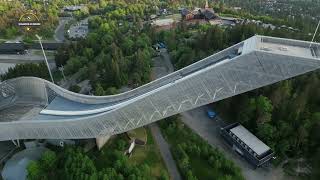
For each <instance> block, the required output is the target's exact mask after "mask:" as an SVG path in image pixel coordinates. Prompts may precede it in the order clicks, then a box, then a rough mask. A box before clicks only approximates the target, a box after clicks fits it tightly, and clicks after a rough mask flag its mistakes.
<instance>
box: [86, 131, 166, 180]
mask: <svg viewBox="0 0 320 180" xmlns="http://www.w3.org/2000/svg"><path fill="white" fill-rule="evenodd" d="M146 132H147V139H148V141H147V144H146V145H145V146H139V145H136V146H135V148H134V150H133V153H132V155H131V156H130V157H129V158H128V163H129V164H130V165H132V166H136V167H139V166H141V165H148V166H149V167H150V171H151V177H154V178H153V179H159V178H163V177H166V178H168V177H169V176H168V172H167V169H166V167H165V164H164V162H163V160H162V158H161V155H160V152H159V149H158V147H157V145H156V144H155V142H154V140H153V137H152V135H151V132H150V130H149V128H147V129H146ZM120 141H121V142H125V145H124V147H125V149H128V147H129V139H128V138H127V137H126V136H125V135H124V134H122V135H117V136H115V137H113V138H111V139H110V140H109V142H108V143H107V144H106V145H105V146H104V147H103V148H102V149H101V150H100V151H98V150H95V151H92V152H89V156H90V157H92V159H93V160H94V161H95V164H96V167H97V169H103V168H104V167H106V166H110V165H112V163H111V160H110V159H112V158H113V157H112V153H113V152H114V151H116V150H118V149H119V142H120ZM123 152H124V151H123Z"/></svg>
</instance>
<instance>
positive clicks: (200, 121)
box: [181, 106, 285, 180]
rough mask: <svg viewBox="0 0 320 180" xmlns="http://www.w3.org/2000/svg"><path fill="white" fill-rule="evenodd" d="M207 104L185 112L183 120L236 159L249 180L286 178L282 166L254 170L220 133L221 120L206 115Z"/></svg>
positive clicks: (230, 157)
mask: <svg viewBox="0 0 320 180" xmlns="http://www.w3.org/2000/svg"><path fill="white" fill-rule="evenodd" d="M206 108H207V107H206V106H203V107H200V108H196V109H193V110H190V111H187V112H184V113H181V115H182V121H183V122H184V123H185V124H187V125H188V126H189V127H190V128H191V129H193V130H194V131H195V132H196V133H198V134H199V135H200V136H201V137H202V138H203V139H205V140H206V141H208V143H209V144H210V145H211V146H213V147H216V148H218V149H220V150H221V151H223V152H224V155H225V156H226V157H227V158H228V159H230V160H232V161H234V162H235V163H236V164H237V165H238V166H239V167H240V168H241V169H242V173H243V175H244V177H245V178H246V179H247V180H278V179H285V177H284V174H283V171H282V169H281V168H258V169H256V170H254V169H253V168H252V166H250V165H249V163H247V162H246V161H245V160H244V159H242V158H241V157H240V156H239V155H237V154H236V153H235V152H234V151H232V149H231V148H230V147H228V145H226V143H225V142H224V141H223V139H222V138H221V137H220V135H219V128H220V127H219V126H218V124H220V123H221V122H219V121H218V122H217V121H215V120H213V119H209V118H208V117H207V116H206Z"/></svg>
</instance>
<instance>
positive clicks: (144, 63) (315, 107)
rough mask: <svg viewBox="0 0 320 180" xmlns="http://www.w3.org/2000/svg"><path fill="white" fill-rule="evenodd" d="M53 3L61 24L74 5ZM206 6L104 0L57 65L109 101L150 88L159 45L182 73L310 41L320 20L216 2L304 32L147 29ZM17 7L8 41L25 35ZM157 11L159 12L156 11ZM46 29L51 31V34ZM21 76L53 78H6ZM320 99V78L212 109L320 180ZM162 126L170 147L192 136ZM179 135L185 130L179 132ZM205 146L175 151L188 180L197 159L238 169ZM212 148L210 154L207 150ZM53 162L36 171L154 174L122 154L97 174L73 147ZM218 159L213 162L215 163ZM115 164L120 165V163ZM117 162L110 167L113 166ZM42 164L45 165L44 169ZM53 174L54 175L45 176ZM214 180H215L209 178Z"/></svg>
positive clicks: (242, 27)
mask: <svg viewBox="0 0 320 180" xmlns="http://www.w3.org/2000/svg"><path fill="white" fill-rule="evenodd" d="M81 2H82V1H81ZM134 2H136V1H134ZM226 2H228V3H230V4H231V5H239V6H240V5H241V6H242V5H246V4H248V3H251V2H252V1H241V2H242V4H237V2H238V3H239V1H231V0H229V1H226ZM255 2H256V1H255ZM52 3H55V5H54V6H50V8H52V9H55V10H49V11H48V13H49V14H51V15H49V17H57V16H58V13H57V9H58V8H59V7H62V6H64V5H67V4H70V3H63V1H52ZM78 3H80V2H78ZM309 3H310V2H308V3H306V4H309ZM203 4H204V1H196V0H180V1H151V0H143V1H138V2H136V3H133V1H131V0H121V1H116V2H113V1H105V0H100V1H99V3H96V4H90V5H89V6H88V12H81V13H80V14H78V15H77V16H78V17H83V16H86V15H88V14H91V15H93V14H94V15H96V16H94V17H91V18H90V19H89V29H90V33H89V35H88V37H87V38H86V39H85V40H81V41H79V42H77V43H72V44H66V45H64V46H63V47H61V48H60V49H59V50H58V51H57V53H56V56H55V60H56V64H57V66H62V65H63V66H64V67H65V73H66V75H68V76H72V75H73V74H75V73H78V74H80V77H81V80H84V79H89V80H90V84H91V85H92V87H93V92H94V94H95V95H99V96H102V95H108V94H116V93H118V89H119V88H121V87H122V86H129V87H131V88H135V87H138V86H141V85H143V84H145V83H147V82H149V81H150V72H151V68H152V63H151V59H152V57H153V56H154V55H155V52H154V50H153V49H152V48H151V47H152V44H154V43H156V42H165V44H166V45H167V47H168V51H169V53H170V56H171V60H172V63H173V65H174V67H175V68H176V69H181V68H183V67H185V66H188V65H190V64H192V63H194V62H196V61H199V60H201V59H203V58H204V57H207V56H208V55H211V54H213V53H216V52H218V51H220V50H222V49H225V48H227V47H229V46H231V45H233V44H236V43H238V42H241V41H243V40H245V39H247V38H249V37H251V36H253V35H255V34H259V35H267V36H275V37H284V38H292V39H301V40H308V41H309V40H310V39H311V36H310V35H309V34H308V33H309V32H312V31H313V30H314V28H315V25H314V20H312V19H311V20H310V18H311V17H306V18H305V19H304V18H302V17H297V18H285V17H282V16H277V15H276V14H275V15H274V16H275V17H272V16H271V15H272V14H271V15H265V14H261V13H260V12H257V11H255V9H257V8H253V9H251V10H243V11H234V10H232V9H231V8H228V7H227V6H224V4H221V3H218V2H216V1H211V2H210V5H212V6H213V7H214V9H215V10H216V11H217V12H219V13H222V14H224V15H233V16H238V17H243V18H250V19H257V20H262V21H263V22H266V23H273V24H275V25H283V24H285V25H288V26H292V27H296V28H299V29H300V30H299V31H290V30H286V29H278V28H277V29H275V30H272V29H268V28H267V29H266V28H262V27H260V26H257V25H255V24H239V25H236V26H235V27H220V26H211V25H199V24H196V25H193V26H187V25H186V23H184V22H181V23H179V24H177V28H176V29H172V30H167V31H160V32H158V31H156V29H154V28H152V27H151V26H150V25H147V24H144V20H145V19H146V17H148V16H149V15H150V14H153V13H156V11H157V8H158V9H159V8H168V9H170V10H172V11H174V9H177V7H179V6H182V5H184V6H185V7H194V6H198V7H200V6H203ZM295 4H296V5H295V8H297V7H299V6H300V5H301V6H303V7H302V8H306V7H305V5H303V4H302V3H301V2H295ZM18 5H19V3H18V2H17V4H15V5H12V4H7V3H3V4H1V6H0V14H1V15H3V14H6V16H1V17H0V32H1V35H2V36H4V37H7V38H9V37H14V36H15V35H17V34H19V32H18V30H17V29H15V27H14V26H12V23H13V21H12V19H14V17H15V16H17V14H15V13H18V14H19V13H20V12H22V11H21V9H19V6H18ZM155 5H157V8H156V7H155ZM32 6H33V7H35V8H36V9H37V7H39V11H40V12H43V11H44V10H42V9H41V5H39V4H38V3H36V2H33V4H32ZM258 6H259V4H258V5H257V4H254V6H252V7H258ZM317 8H318V6H317V3H315V9H317ZM314 13H315V11H313V10H312V11H310V15H309V16H312V15H314ZM48 22H50V23H48V26H51V25H52V26H53V25H56V24H57V18H51V19H50V21H48ZM46 29H50V27H48V28H46ZM51 29H52V28H51ZM317 38H318V39H316V40H317V41H319V40H320V39H319V36H318V37H317ZM18 76H37V77H42V78H46V79H47V78H48V73H47V72H46V67H45V65H44V64H40V65H36V64H25V65H17V66H16V67H15V68H12V69H10V70H9V72H8V73H6V74H5V75H2V76H1V79H2V80H5V79H10V78H14V77H18ZM77 90H78V88H74V89H73V91H77ZM319 92H320V73H319V71H317V72H313V73H309V74H306V75H303V76H300V77H297V78H294V79H289V80H286V81H283V82H280V83H277V84H274V85H271V86H267V87H264V88H260V89H257V90H254V91H251V92H248V93H245V94H242V95H238V96H235V97H232V98H228V99H226V100H222V101H219V102H217V103H214V104H212V105H211V106H212V108H213V109H215V110H216V111H217V112H218V114H219V115H220V116H221V117H222V118H223V119H224V120H226V121H228V122H240V123H241V124H243V125H244V126H245V127H246V128H248V129H249V130H250V131H251V132H253V133H254V134H255V135H257V136H258V137H259V138H260V139H261V140H263V141H264V142H265V143H266V144H267V145H269V146H270V147H271V148H272V149H273V150H274V151H275V152H276V156H277V160H276V161H274V164H275V165H279V164H281V162H284V161H285V160H295V159H299V158H302V159H305V160H306V161H307V162H308V163H310V164H311V166H312V168H313V170H312V175H311V176H312V178H314V179H316V178H317V177H320V174H319V173H320V133H319V129H320V94H319ZM161 124H162V125H161V126H162V129H163V130H164V134H165V135H166V136H167V138H168V140H169V141H170V139H169V137H171V136H174V137H179V136H180V133H181V134H183V135H185V136H187V135H188V132H190V131H189V129H187V128H185V127H183V125H182V124H181V122H179V121H176V120H174V121H170V122H163V123H161ZM173 128H178V131H176V132H175V131H173V130H172V129H173ZM190 136H191V135H190ZM200 140H201V139H200ZM200 140H199V137H197V136H194V137H190V141H188V142H185V144H179V147H178V145H177V147H174V148H173V154H174V156H175V159H176V160H177V162H178V166H179V169H180V170H181V172H182V174H183V176H184V177H190V179H195V178H196V177H199V171H197V169H193V165H192V163H193V162H191V161H192V157H191V156H195V157H199V158H200V159H204V160H203V161H205V162H206V163H207V164H208V167H212V166H216V165H217V164H219V165H218V166H219V168H216V169H215V170H219V169H220V168H221V169H224V168H225V167H224V166H231V167H233V166H234V165H233V164H232V163H230V162H228V161H226V160H224V159H223V158H221V162H220V161H217V160H216V159H215V156H217V157H220V155H221V154H220V153H219V152H217V151H216V150H213V149H211V150H208V148H209V147H208V145H207V144H206V143H204V142H202V141H200ZM190 143H195V146H192V148H188V147H189V146H188V144H190ZM206 148H207V151H208V152H204V151H203V149H206ZM120 149H121V148H120ZM66 154H69V155H70V157H69V158H66V157H67V156H66ZM191 154H192V155H191ZM46 156H49V157H47V158H48V159H50V158H54V159H56V160H54V162H57V163H56V164H55V165H52V166H50V167H49V166H48V165H45V161H46V160H45V159H44V160H40V161H39V162H35V163H33V165H32V166H34V167H41V168H40V169H42V168H49V169H50V168H51V171H52V172H53V173H54V172H55V171H53V170H52V168H55V167H57V166H59V167H64V168H63V169H61V172H60V171H59V172H57V174H59V173H60V175H63V174H64V173H66V172H68V173H70V178H71V176H72V178H76V177H77V178H78V177H80V176H81V178H88V177H93V178H95V177H102V176H103V175H101V173H100V172H106V173H105V174H108V175H107V178H106V179H108V178H109V179H112V178H113V177H115V176H120V174H121V177H123V178H124V179H126V178H129V176H127V175H128V173H129V172H133V174H134V175H135V176H136V177H149V176H148V168H147V167H142V169H140V171H141V172H136V170H135V168H134V167H124V165H123V162H125V161H126V158H125V157H122V156H121V155H119V153H118V154H117V153H115V154H114V157H117V158H119V159H120V160H121V161H120V162H118V164H117V166H116V164H112V165H114V166H110V168H111V169H110V168H107V169H105V170H98V169H97V168H95V167H94V165H92V164H94V163H92V162H89V161H90V160H88V158H86V156H87V155H86V154H85V153H83V152H81V150H77V149H73V148H68V149H67V150H66V151H65V152H58V153H57V154H55V153H52V152H50V153H49V155H46ZM211 156H214V157H213V158H211ZM110 157H112V156H110ZM72 158H78V159H72ZM68 159H71V160H69V161H75V162H78V161H80V160H79V159H83V161H85V162H87V161H88V162H87V163H86V165H83V167H82V165H79V164H78V165H74V166H75V167H72V168H71V167H70V166H71V165H70V163H66V162H67V160H68ZM111 159H112V160H115V159H114V158H111ZM210 159H211V160H210ZM219 160H220V159H219ZM122 161H123V162H122ZM115 162H116V161H111V162H110V163H115ZM42 163H44V164H43V165H42ZM32 166H30V168H31V169H30V171H32ZM117 167H118V168H117ZM127 168H128V169H127ZM70 169H73V170H70ZM226 169H227V170H226ZM226 169H224V170H225V171H223V172H229V171H230V172H232V173H233V175H234V176H232V177H231V178H235V177H237V178H241V175H240V174H239V172H238V170H237V169H236V168H235V169H234V168H230V169H233V170H230V169H228V167H227V168H226ZM46 170H48V169H44V170H43V171H46ZM34 171H35V170H34ZM43 171H39V172H35V173H34V175H33V174H30V179H32V178H33V179H36V178H38V177H44V175H43ZM51 171H50V172H51ZM80 171H84V172H86V173H85V175H79V172H80ZM77 173H78V174H77ZM80 174H81V173H80ZM84 176H85V177H84ZM208 176H209V177H210V174H209V175H208ZM217 176H218V175H217ZM219 176H220V175H219ZM222 176H223V174H222V175H221V177H222ZM81 178H79V179H81ZM98 179H99V178H98ZM132 179H134V178H132ZM199 179H201V178H199ZM226 179H227V178H226Z"/></svg>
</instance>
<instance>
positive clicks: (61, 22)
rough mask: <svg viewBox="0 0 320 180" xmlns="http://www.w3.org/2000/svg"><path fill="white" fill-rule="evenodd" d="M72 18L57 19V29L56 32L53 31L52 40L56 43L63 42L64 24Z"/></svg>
mask: <svg viewBox="0 0 320 180" xmlns="http://www.w3.org/2000/svg"><path fill="white" fill-rule="evenodd" d="M71 19H72V18H67V17H65V18H60V19H59V25H58V27H57V28H56V30H55V31H54V39H55V40H56V41H57V42H63V41H64V40H65V37H64V32H65V30H64V28H65V26H66V24H67V23H68V22H69V21H70V20H71Z"/></svg>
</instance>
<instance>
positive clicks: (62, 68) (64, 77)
mask: <svg viewBox="0 0 320 180" xmlns="http://www.w3.org/2000/svg"><path fill="white" fill-rule="evenodd" d="M63 70H64V67H63V66H62V65H61V67H59V71H61V74H62V76H63V79H64V81H66V76H65V75H64V72H63Z"/></svg>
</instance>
